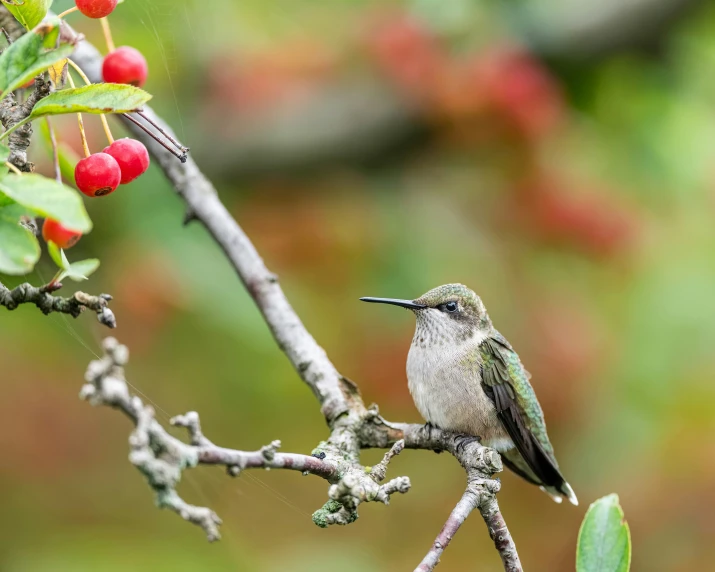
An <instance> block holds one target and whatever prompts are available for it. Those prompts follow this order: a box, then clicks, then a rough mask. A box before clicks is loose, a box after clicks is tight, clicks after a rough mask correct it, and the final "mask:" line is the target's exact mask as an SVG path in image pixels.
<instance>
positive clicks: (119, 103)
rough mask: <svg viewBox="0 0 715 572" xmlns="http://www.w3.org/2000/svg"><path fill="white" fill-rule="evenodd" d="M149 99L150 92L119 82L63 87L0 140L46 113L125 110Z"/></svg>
mask: <svg viewBox="0 0 715 572" xmlns="http://www.w3.org/2000/svg"><path fill="white" fill-rule="evenodd" d="M150 99H151V95H150V94H148V93H147V92H146V91H144V90H143V89H139V88H138V87H134V86H133V85H124V84H118V83H93V84H90V85H85V86H83V87H73V88H70V89H63V90H61V91H56V92H54V93H51V94H50V95H48V96H47V97H45V98H43V99H41V100H40V101H38V102H37V105H35V107H34V108H33V109H32V113H31V114H30V116H29V117H27V118H26V119H23V120H22V121H20V122H18V123H16V124H15V125H14V126H13V127H11V128H10V129H8V130H7V131H5V133H3V134H2V135H0V139H3V138H4V137H7V135H9V134H10V133H12V132H13V131H15V129H17V128H18V127H21V126H22V125H24V124H25V123H27V122H28V121H32V120H33V119H37V118H38V117H43V116H45V115H62V114H65V113H95V114H102V113H128V112H130V111H136V110H137V109H140V108H141V106H142V105H144V104H145V103H146V102H147V101H149V100H150Z"/></svg>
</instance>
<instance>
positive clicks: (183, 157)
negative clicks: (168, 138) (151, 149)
mask: <svg viewBox="0 0 715 572" xmlns="http://www.w3.org/2000/svg"><path fill="white" fill-rule="evenodd" d="M122 115H123V116H124V117H126V118H127V119H128V120H129V121H131V122H132V123H134V125H136V126H137V127H139V128H140V129H141V130H142V131H144V132H146V133H147V134H148V135H149V136H150V137H151V138H152V139H154V141H156V142H157V143H159V145H161V146H162V147H163V148H164V149H166V150H167V151H168V152H169V153H171V154H172V155H173V156H174V157H176V158H177V159H178V160H179V161H181V162H182V163H186V153H177V152H176V151H175V150H174V149H172V148H171V147H169V146H168V145H167V144H166V143H164V142H163V141H162V140H161V139H159V138H158V137H157V136H156V135H155V134H154V133H152V132H151V130H150V129H149V128H148V127H146V126H145V125H142V124H141V123H140V122H139V121H137V120H136V119H134V117H132V116H131V115H129V114H128V113H122Z"/></svg>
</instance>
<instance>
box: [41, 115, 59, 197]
mask: <svg viewBox="0 0 715 572" xmlns="http://www.w3.org/2000/svg"><path fill="white" fill-rule="evenodd" d="M45 121H46V122H47V131H48V132H49V134H50V143H51V144H52V164H53V165H54V166H55V179H56V180H57V182H58V183H61V182H62V170H61V169H60V152H59V149H58V148H57V137H55V129H54V127H52V122H51V121H50V118H49V117H45Z"/></svg>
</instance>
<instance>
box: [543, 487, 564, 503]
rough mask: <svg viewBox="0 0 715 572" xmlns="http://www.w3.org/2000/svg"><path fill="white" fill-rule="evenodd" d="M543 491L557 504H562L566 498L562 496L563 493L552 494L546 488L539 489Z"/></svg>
mask: <svg viewBox="0 0 715 572" xmlns="http://www.w3.org/2000/svg"><path fill="white" fill-rule="evenodd" d="M539 488H540V489H541V490H542V491H544V492H545V493H546V494H547V495H549V496H550V497H551V500H552V501H554V502H555V503H556V504H561V502H562V501H563V500H564V498H563V497H562V496H561V493H557V492H553V493H552V492H551V491H550V490H548V489H547V488H546V487H539Z"/></svg>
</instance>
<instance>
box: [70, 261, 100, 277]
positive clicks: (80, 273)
mask: <svg viewBox="0 0 715 572" xmlns="http://www.w3.org/2000/svg"><path fill="white" fill-rule="evenodd" d="M97 268H99V260H98V259H96V258H87V259H86V260H80V261H79V262H73V263H72V264H70V266H69V268H68V269H67V271H66V272H67V278H70V279H71V280H75V281H77V282H79V281H81V280H87V279H88V278H87V277H88V276H89V275H90V274H92V273H94V271H95V270H97Z"/></svg>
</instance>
